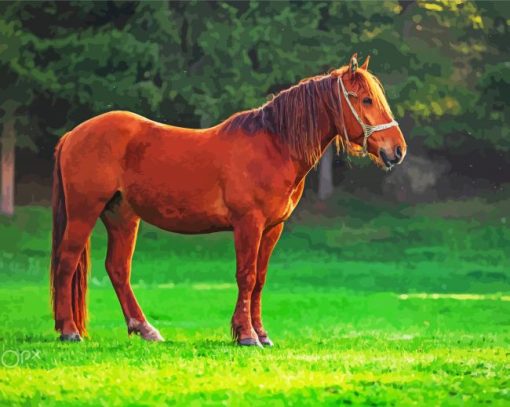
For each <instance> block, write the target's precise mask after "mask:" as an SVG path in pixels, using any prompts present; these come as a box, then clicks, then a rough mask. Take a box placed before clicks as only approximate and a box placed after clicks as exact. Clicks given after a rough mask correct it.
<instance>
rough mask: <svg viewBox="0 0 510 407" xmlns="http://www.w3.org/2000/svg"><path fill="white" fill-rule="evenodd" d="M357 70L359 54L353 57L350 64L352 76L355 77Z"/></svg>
mask: <svg viewBox="0 0 510 407" xmlns="http://www.w3.org/2000/svg"><path fill="white" fill-rule="evenodd" d="M357 69H358V54H357V53H354V54H353V56H352V57H351V61H350V62H349V70H350V72H351V75H354V74H355V73H356V70H357Z"/></svg>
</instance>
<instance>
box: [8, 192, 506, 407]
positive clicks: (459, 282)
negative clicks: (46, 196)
mask: <svg viewBox="0 0 510 407" xmlns="http://www.w3.org/2000/svg"><path fill="white" fill-rule="evenodd" d="M338 199H339V201H338V202H333V204H332V208H333V207H335V208H336V207H338V208H343V209H340V210H336V213H335V216H332V213H330V212H329V211H330V209H329V208H326V210H325V211H323V213H326V215H328V214H329V215H330V216H329V217H328V216H317V215H314V214H313V212H314V211H313V210H311V209H310V211H308V210H307V209H308V208H310V207H311V206H312V205H310V204H308V205H304V206H303V208H301V209H300V211H299V213H298V214H297V216H296V217H295V218H294V219H293V221H292V222H290V223H289V224H288V225H287V228H286V231H285V232H284V236H283V237H282V240H281V242H280V244H279V246H278V247H277V250H276V253H275V255H274V256H273V260H272V263H271V268H270V272H269V279H268V283H267V286H266V289H265V293H264V315H265V323H266V328H267V329H268V331H269V332H270V334H271V337H272V339H273V340H274V341H275V343H276V346H275V348H272V349H263V350H259V349H244V348H242V349H241V348H237V347H235V346H233V345H232V343H231V342H230V338H229V320H230V316H231V313H232V311H233V307H234V302H235V297H236V288H235V281H234V269H235V263H234V251H233V247H232V242H231V236H230V234H228V233H224V234H215V235H207V236H194V237H190V236H179V235H172V234H168V233H165V232H162V231H159V230H157V229H155V228H153V227H150V226H148V225H143V227H142V230H141V233H140V238H139V244H138V247H137V251H136V254H135V260H134V270H133V283H134V285H135V287H136V288H135V292H136V294H137V297H138V299H139V301H140V303H141V304H142V307H143V309H144V311H145V313H146V314H147V316H148V318H149V319H150V321H151V322H152V323H153V324H154V325H155V326H156V327H157V328H159V329H160V331H161V332H162V334H163V335H164V336H165V338H166V339H167V342H165V343H163V344H153V343H146V342H142V341H141V340H140V339H139V338H128V337H127V335H126V328H125V326H124V322H123V318H122V314H121V311H120V306H119V305H118V301H117V299H116V297H115V294H114V292H113V290H112V288H111V284H110V282H109V280H108V278H107V275H106V272H105V271H104V267H103V262H104V252H105V246H106V244H105V243H106V240H105V233H104V228H103V227H102V225H98V226H97V228H96V229H97V230H96V232H95V234H94V239H93V242H92V247H93V253H92V255H93V271H92V276H91V280H90V298H89V299H90V301H89V302H90V313H91V320H90V323H89V333H90V338H89V339H88V340H86V341H85V342H83V343H80V344H62V343H59V342H58V341H56V334H55V333H54V332H53V331H52V329H51V328H52V322H51V316H50V310H49V299H48V278H47V270H48V248H49V241H50V238H49V225H50V222H51V218H50V213H49V211H48V210H47V209H45V208H38V207H26V208H19V209H18V212H17V214H16V216H15V217H14V218H13V219H6V218H3V219H0V317H1V319H2V324H0V355H1V356H2V361H1V363H0V403H1V404H9V405H26V404H41V403H44V404H54V405H66V406H67V405H70V404H88V405H101V404H104V405H112V404H113V405H116V404H132V405H140V404H179V405H217V404H228V405H246V404H252V405H268V404H270V405H291V404H294V405H316V404H319V403H321V404H334V405H339V404H363V405H410V404H417V405H478V404H484V403H492V404H496V405H508V403H510V390H509V388H510V380H509V378H510V364H509V360H510V346H509V345H510V271H509V265H510V262H509V260H508V258H507V256H506V255H505V254H506V252H507V251H508V248H507V247H506V242H508V241H509V240H510V230H509V228H508V225H507V223H506V222H507V221H506V218H505V213H506V211H507V209H506V208H508V204H509V202H508V201H505V200H499V201H495V202H487V201H484V200H481V199H478V200H471V201H468V202H447V203H438V204H429V205H420V206H417V207H409V206H400V207H395V206H394V207H381V206H377V205H371V204H369V203H366V202H361V201H357V200H355V199H353V198H350V197H345V196H343V197H340V198H338Z"/></svg>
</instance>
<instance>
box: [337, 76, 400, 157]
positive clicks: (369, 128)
mask: <svg viewBox="0 0 510 407" xmlns="http://www.w3.org/2000/svg"><path fill="white" fill-rule="evenodd" d="M340 88H341V89H342V93H343V94H344V97H345V101H346V102H347V105H348V106H349V108H350V109H351V112H352V114H353V116H354V118H355V119H356V121H357V122H358V123H359V125H360V126H361V128H362V130H363V136H364V137H363V156H366V155H367V154H368V150H367V140H368V138H369V137H370V136H371V135H372V134H373V133H375V132H376V131H381V130H386V129H389V128H391V127H395V126H396V127H398V123H397V121H396V120H392V121H391V122H389V123H385V124H377V125H375V126H373V125H371V124H365V123H363V120H361V118H360V117H359V115H358V112H356V109H354V106H352V103H351V101H350V100H349V95H353V96H357V95H356V93H354V92H347V90H346V89H345V86H344V83H343V82H342V78H341V77H340V76H339V77H338V89H339V90H340ZM340 103H341V101H340ZM344 132H345V125H344ZM345 133H346V134H345V135H344V136H345V138H346V141H348V140H349V137H348V136H347V132H345Z"/></svg>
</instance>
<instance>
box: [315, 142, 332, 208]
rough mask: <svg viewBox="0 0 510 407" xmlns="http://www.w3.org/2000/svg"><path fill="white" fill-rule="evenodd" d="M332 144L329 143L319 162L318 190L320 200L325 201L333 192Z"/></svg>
mask: <svg viewBox="0 0 510 407" xmlns="http://www.w3.org/2000/svg"><path fill="white" fill-rule="evenodd" d="M333 147H334V146H333V145H330V146H329V147H328V148H327V149H326V151H325V152H324V155H323V156H322V158H321V161H320V163H319V192H318V196H319V199H320V200H321V201H325V200H326V199H328V198H329V197H330V196H331V195H332V194H333V156H334V152H333Z"/></svg>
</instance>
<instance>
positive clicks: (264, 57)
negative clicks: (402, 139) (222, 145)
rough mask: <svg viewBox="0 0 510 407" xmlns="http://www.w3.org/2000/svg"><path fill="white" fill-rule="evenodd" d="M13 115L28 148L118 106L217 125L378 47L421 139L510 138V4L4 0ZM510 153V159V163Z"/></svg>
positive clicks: (444, 147) (2, 60)
mask: <svg viewBox="0 0 510 407" xmlns="http://www.w3.org/2000/svg"><path fill="white" fill-rule="evenodd" d="M0 11H1V13H0V71H1V72H2V75H0V87H1V89H2V98H1V100H0V109H1V113H2V114H3V116H2V123H3V124H4V123H6V121H7V120H8V119H12V120H13V121H14V122H15V128H16V143H17V147H18V148H29V149H32V150H33V151H39V152H38V154H39V155H41V156H43V157H46V158H47V159H49V157H50V154H51V151H52V148H53V145H54V144H55V141H56V140H57V138H58V137H59V136H61V135H62V134H63V133H64V132H65V131H66V130H69V129H70V128H72V127H73V126H75V125H76V124H78V123H80V122H81V121H83V120H85V119H87V118H88V117H90V116H92V115H96V114H99V113H102V112H105V111H109V110H113V109H125V110H131V111H135V112H137V113H140V114H142V115H146V116H148V117H149V118H152V119H155V120H160V121H163V122H167V123H172V124H176V125H182V126H188V127H199V126H210V125H213V124H215V123H217V122H219V121H221V120H223V119H225V118H227V117H228V116H229V115H231V114H232V113H234V112H237V111H239V110H243V109H247V108H251V107H255V106H258V105H260V104H262V103H264V102H265V101H266V100H267V98H268V97H270V95H271V94H272V93H275V92H278V91H279V90H281V89H283V88H285V87H288V86H289V85H291V84H294V83H296V82H297V81H299V80H300V79H302V78H305V77H308V76H312V75H316V74H320V73H324V72H327V71H328V70H329V69H332V68H335V67H338V66H341V65H344V64H345V63H347V61H348V58H349V57H350V55H351V54H352V53H353V52H358V53H359V54H360V56H361V58H363V57H364V56H366V55H369V54H370V55H371V56H372V60H371V66H370V68H371V70H372V71H373V72H375V73H376V74H377V75H378V76H379V77H380V78H381V79H382V81H383V84H384V85H385V87H386V90H387V93H388V97H389V99H390V103H391V105H392V106H393V110H394V112H395V115H396V117H397V120H400V121H401V122H402V123H403V125H404V127H405V128H404V130H406V136H407V138H408V140H409V141H410V143H411V145H416V146H419V147H420V148H423V149H426V150H428V151H439V152H443V153H444V154H445V155H446V156H448V157H452V159H456V158H455V157H457V158H458V157H463V156H464V155H466V154H467V155H469V154H472V153H474V152H477V151H480V150H484V151H488V152H498V153H503V154H504V153H507V152H508V151H509V149H510V143H509V130H508V126H507V124H508V122H509V118H510V116H509V109H510V108H509V105H510V103H509V102H510V100H509V96H508V95H509V90H510V62H509V60H508V55H509V44H510V41H509V39H510V38H509V35H508V30H509V27H508V25H509V21H510V20H509V16H510V13H509V11H510V3H507V2H486V1H479V2H478V1H460V0H459V1H446V0H445V1H391V0H388V1H377V2H368V1H363V2H315V1H303V2H301V1H299V2H297V1H280V2H257V1H251V2H218V1H214V2H204V1H190V2H123V1H108V2H82V1H70V2H12V3H9V2H2V3H0ZM505 160H506V159H505Z"/></svg>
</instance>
